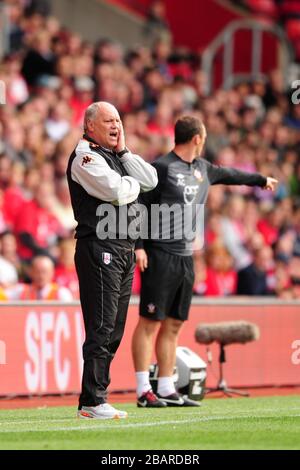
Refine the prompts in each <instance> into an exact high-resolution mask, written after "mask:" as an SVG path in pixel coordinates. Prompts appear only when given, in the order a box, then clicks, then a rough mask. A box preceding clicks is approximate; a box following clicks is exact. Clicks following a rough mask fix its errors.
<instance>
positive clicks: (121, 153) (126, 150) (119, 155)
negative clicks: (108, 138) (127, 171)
mask: <svg viewBox="0 0 300 470" xmlns="http://www.w3.org/2000/svg"><path fill="white" fill-rule="evenodd" d="M128 152H129V149H128V148H127V147H125V148H124V150H121V152H118V153H117V155H118V157H119V158H121V157H123V155H125V153H128Z"/></svg>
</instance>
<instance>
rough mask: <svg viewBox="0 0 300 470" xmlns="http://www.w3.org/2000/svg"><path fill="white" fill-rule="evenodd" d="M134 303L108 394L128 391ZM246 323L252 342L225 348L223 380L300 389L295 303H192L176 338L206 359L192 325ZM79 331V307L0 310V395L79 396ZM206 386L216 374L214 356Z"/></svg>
mask: <svg viewBox="0 0 300 470" xmlns="http://www.w3.org/2000/svg"><path fill="white" fill-rule="evenodd" d="M137 310H138V309H137V305H131V306H130V308H129V312H128V321H127V325H126V331H125V334H124V338H123V341H122V344H121V346H120V349H119V351H118V352H117V355H116V358H115V359H114V361H113V364H112V371H111V373H112V374H111V375H112V383H111V387H110V389H111V390H132V389H134V387H135V379H134V370H133V365H132V360H131V353H130V349H131V348H130V342H131V337H132V333H133V330H134V327H135V324H136V321H137V316H138V313H137ZM230 320H246V321H251V322H253V323H256V324H257V325H258V326H259V328H260V338H259V340H257V341H255V342H252V343H248V344H246V345H239V344H237V345H230V346H228V347H227V348H226V351H227V353H226V359H227V362H226V364H225V366H224V371H225V377H226V379H227V382H228V383H229V385H231V386H266V385H299V384H300V304H299V303H286V304H284V303H276V302H274V303H273V304H266V303H265V302H264V303H262V304H260V303H258V302H255V303H253V304H250V303H249V302H234V301H233V302H232V303H228V302H224V303H223V304H222V303H220V302H217V303H216V302H214V303H212V302H204V303H203V302H202V303H200V304H197V305H193V306H192V308H191V312H190V319H189V321H188V322H186V324H185V327H184V329H183V331H182V334H181V336H180V342H179V345H181V346H186V347H189V348H190V349H192V350H193V351H194V352H195V353H197V354H199V355H200V356H201V357H202V359H204V360H205V361H206V359H207V358H206V348H205V347H204V346H202V345H200V344H198V343H196V341H195V339H194V332H195V328H196V326H197V325H198V324H199V323H202V322H203V323H204V322H205V323H206V322H219V321H230ZM83 340H84V330H83V323H82V318H81V311H80V307H79V305H77V304H72V305H54V304H39V303H33V304H27V305H25V304H23V305H10V304H4V303H3V304H1V306H0V395H2V396H3V395H40V394H50V393H51V394H52V393H55V394H63V393H72V392H78V391H79V390H80V382H81V372H82V356H81V347H82V343H83ZM211 350H212V354H213V364H212V366H209V367H208V385H214V384H215V382H216V378H215V375H217V372H218V362H217V361H218V350H217V346H216V345H212V347H211Z"/></svg>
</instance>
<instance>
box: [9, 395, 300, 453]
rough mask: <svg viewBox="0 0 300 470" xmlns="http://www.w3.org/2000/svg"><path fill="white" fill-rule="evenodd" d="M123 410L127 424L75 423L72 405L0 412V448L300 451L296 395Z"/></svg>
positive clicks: (299, 411) (126, 407) (299, 409)
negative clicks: (155, 408)
mask: <svg viewBox="0 0 300 470" xmlns="http://www.w3.org/2000/svg"><path fill="white" fill-rule="evenodd" d="M120 408H121V406H120ZM122 409H124V410H127V411H128V413H129V418H128V419H127V420H118V421H115V420H108V421H97V420H94V421H86V420H78V419H76V418H75V413H76V410H75V409H74V408H71V407H60V408H42V409H17V410H1V411H0V449H97V450H104V449H110V450H125V449H127V450H132V449H133V450H137V449H144V450H147V449H167V450H172V449H180V450H181V449H189V450H202V449H300V397H299V396H289V397H286V396H285V397H267V398H266V397H264V398H239V399H209V400H204V401H203V402H202V406H201V407H200V408H181V409H176V408H169V409H168V408H166V409H163V410H161V409H160V410H151V409H138V408H136V406H135V405H134V404H127V405H122Z"/></svg>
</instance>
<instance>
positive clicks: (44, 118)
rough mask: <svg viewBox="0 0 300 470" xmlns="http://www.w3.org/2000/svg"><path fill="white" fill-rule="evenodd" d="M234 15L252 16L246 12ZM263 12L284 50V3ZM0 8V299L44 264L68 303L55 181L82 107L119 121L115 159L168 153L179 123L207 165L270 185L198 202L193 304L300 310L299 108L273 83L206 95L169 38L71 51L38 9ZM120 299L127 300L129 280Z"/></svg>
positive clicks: (62, 212)
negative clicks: (214, 299)
mask: <svg viewBox="0 0 300 470" xmlns="http://www.w3.org/2000/svg"><path fill="white" fill-rule="evenodd" d="M0 3H1V2H0ZM239 3H241V2H239ZM243 3H247V5H248V7H249V8H250V7H251V8H253V5H254V3H255V2H243ZM258 3H260V4H261V3H262V2H256V4H257V5H258ZM271 3H272V4H273V5H276V8H277V10H276V11H279V10H278V8H279V7H280V8H281V11H284V15H285V16H284V23H285V24H286V27H287V34H288V36H289V37H290V39H292V38H295V40H296V42H295V44H296V45H295V47H296V48H297V47H298V46H297V41H298V42H299V38H300V36H299V15H298V14H299V11H298V10H295V11H292V10H289V9H288V4H289V3H290V4H292V3H297V2H284V1H282V2H271V0H270V1H268V2H264V4H265V5H266V6H267V5H269V6H270V5H271ZM250 4H251V5H252V6H251V5H250ZM3 5H4V8H5V11H6V14H7V16H8V18H9V49H8V51H7V53H6V54H5V55H4V56H3V57H2V59H1V61H0V80H2V81H3V82H4V83H5V85H6V104H5V105H3V106H0V233H1V236H0V262H1V266H2V264H3V263H6V264H5V265H6V266H9V268H5V269H4V270H2V269H1V277H0V286H1V289H2V290H1V292H2V291H3V290H5V289H7V288H11V287H12V286H13V285H14V284H16V282H18V283H23V282H29V281H30V277H29V274H30V273H29V270H28V263H29V262H30V260H31V257H32V256H33V255H37V254H47V255H48V256H50V257H51V258H52V259H53V260H54V261H55V263H56V270H55V278H54V281H55V282H57V283H58V284H59V285H61V286H63V287H68V288H69V289H70V291H71V292H72V293H73V297H74V298H78V287H76V276H75V273H74V268H73V267H72V263H71V262H70V258H71V257H72V250H73V249H74V243H73V230H74V220H73V218H72V213H71V207H70V201H69V196H68V191H67V190H66V180H65V169H66V164H67V160H68V157H69V154H70V151H71V150H72V148H73V146H74V145H75V143H76V141H77V139H78V138H79V136H80V135H81V133H82V119H83V113H84V110H85V108H86V106H88V105H89V104H90V103H91V102H92V101H94V100H100V99H101V100H106V101H110V102H111V103H113V104H114V105H115V106H116V107H117V108H118V109H119V110H120V112H121V113H122V117H123V120H124V127H125V132H126V136H127V145H128V147H129V148H132V149H134V151H135V152H137V153H139V154H140V155H142V156H143V157H144V158H145V159H146V160H148V161H153V160H154V159H156V158H157V157H158V156H160V155H162V154H163V153H166V152H167V151H168V150H169V149H170V148H171V147H172V142H173V124H174V120H175V119H176V118H177V117H178V116H180V115H181V114H183V113H187V112H188V113H194V114H195V115H196V116H199V117H200V118H202V119H203V120H204V122H205V124H206V126H207V130H208V141H207V146H206V152H205V157H206V158H207V159H209V160H210V161H212V162H215V163H218V164H223V165H228V166H232V167H236V168H239V169H243V170H246V171H247V170H248V171H255V170H257V171H260V172H262V173H264V174H270V175H273V176H274V177H276V178H278V179H279V181H280V184H279V187H278V190H277V191H276V193H275V194H274V195H273V194H271V193H266V192H263V191H261V190H260V189H252V188H245V187H238V188H233V187H229V188H223V187H214V188H212V189H211V193H210V195H209V199H208V203H207V218H206V230H205V244H206V247H207V250H206V253H205V254H203V252H200V251H196V252H195V253H196V254H195V266H196V282H195V294H197V295H201V296H206V295H214V296H228V295H235V294H239V293H241V294H243V295H245V294H248V295H253V294H255V293H257V292H258V291H257V289H258V290H259V293H260V294H261V295H276V296H279V297H281V298H284V299H286V298H288V299H292V298H300V287H299V286H300V159H299V151H300V137H299V136H300V105H299V104H297V105H296V104H293V103H292V102H291V93H290V91H289V90H287V89H286V88H285V84H284V80H283V76H282V72H281V71H280V70H273V71H272V72H271V73H269V75H268V79H267V80H265V79H259V78H257V80H255V81H252V82H248V81H245V82H243V83H240V84H239V85H237V86H235V87H234V88H231V89H228V90H223V89H219V90H217V91H215V92H214V93H213V95H209V96H207V95H206V93H205V85H206V79H207V78H206V76H205V74H204V73H203V72H202V71H201V70H200V59H201V57H200V55H199V53H198V52H197V51H195V50H189V49H187V48H180V47H175V46H174V45H173V44H172V40H171V36H170V35H169V36H167V37H164V38H163V39H159V38H158V39H157V40H156V42H155V44H154V45H153V47H151V48H150V47H146V46H137V47H135V48H132V49H130V50H124V48H123V47H122V44H119V43H117V42H115V41H114V40H113V38H99V41H98V42H97V43H90V42H88V41H85V40H83V39H82V38H81V37H80V36H79V35H78V34H77V33H75V32H72V31H70V30H68V29H66V28H65V27H63V26H62V25H61V24H60V22H59V20H58V19H57V18H55V17H53V16H52V14H51V2H48V1H46V0H43V1H38V0H36V1H23V0H5V1H4V2H3V1H2V6H3ZM290 6H291V5H290ZM274 8H275V7H274ZM282 9H283V10H282ZM272 11H273V9H272ZM274 11H275V10H274ZM264 14H266V8H265V13H264ZM297 38H298V39H297ZM16 273H17V275H18V279H16ZM5 274H7V276H6V275H5ZM245 276H246V277H247V276H248V277H247V279H250V280H251V281H249V282H248V281H247V282H244V280H245ZM254 284H259V285H258V286H257V285H254ZM241 285H243V288H242V291H239V286H241ZM245 286H246V287H245ZM247 286H248V287H247ZM245 289H246V291H245ZM247 289H248V290H247ZM133 292H134V293H135V294H136V293H138V292H139V273H138V272H136V277H135V282H134V287H133Z"/></svg>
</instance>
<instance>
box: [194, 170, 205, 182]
mask: <svg viewBox="0 0 300 470" xmlns="http://www.w3.org/2000/svg"><path fill="white" fill-rule="evenodd" d="M194 176H195V178H196V179H197V180H198V181H203V176H202V174H201V172H200V171H199V170H195V171H194Z"/></svg>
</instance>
